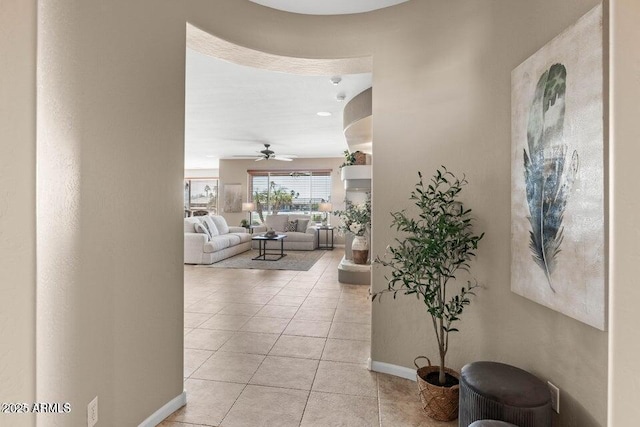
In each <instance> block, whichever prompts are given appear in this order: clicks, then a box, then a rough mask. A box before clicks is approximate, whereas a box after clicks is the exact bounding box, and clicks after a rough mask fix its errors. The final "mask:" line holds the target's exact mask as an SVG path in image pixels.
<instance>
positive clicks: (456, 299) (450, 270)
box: [373, 166, 484, 421]
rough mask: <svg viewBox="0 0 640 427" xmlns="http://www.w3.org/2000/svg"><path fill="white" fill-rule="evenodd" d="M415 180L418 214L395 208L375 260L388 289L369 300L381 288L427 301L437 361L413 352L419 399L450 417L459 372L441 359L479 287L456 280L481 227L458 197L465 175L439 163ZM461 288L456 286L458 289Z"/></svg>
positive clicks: (442, 416) (431, 412) (464, 268)
mask: <svg viewBox="0 0 640 427" xmlns="http://www.w3.org/2000/svg"><path fill="white" fill-rule="evenodd" d="M418 176H419V179H420V180H419V182H418V183H417V184H416V186H415V189H414V190H413V191H412V192H411V197H410V200H413V201H414V204H415V206H416V207H417V215H416V216H415V217H412V216H409V214H408V213H407V212H406V211H404V210H403V211H400V212H393V213H392V214H391V215H392V216H393V221H392V227H395V229H396V230H397V231H399V232H401V233H402V234H401V237H399V238H396V239H395V244H394V245H391V246H389V247H388V248H387V252H386V254H385V255H384V257H382V258H380V257H378V258H377V259H376V262H378V263H380V264H382V265H383V266H384V267H387V268H389V269H390V270H391V276H390V277H389V276H385V278H386V279H387V281H388V286H387V289H385V290H383V291H380V292H377V293H375V294H373V300H375V298H376V297H380V296H382V295H383V294H385V293H393V297H394V299H395V297H396V295H397V294H398V293H400V294H404V295H415V296H416V298H418V299H419V300H420V301H422V302H423V303H424V304H425V309H426V311H427V313H428V314H429V316H430V317H431V322H432V324H433V329H434V332H435V335H436V341H437V343H438V350H439V355H438V356H439V362H440V363H439V366H431V361H429V359H427V358H425V357H424V356H419V357H417V358H416V360H415V361H414V363H415V364H416V368H418V371H417V380H418V385H419V388H420V399H421V400H422V404H423V408H424V409H425V411H426V412H427V414H428V415H429V416H430V417H431V418H434V419H436V420H441V421H450V420H453V419H455V418H456V417H457V414H458V396H459V393H458V392H459V386H458V380H459V374H458V373H457V372H455V371H453V370H451V369H449V368H447V367H446V365H445V357H446V355H447V351H448V350H449V334H450V333H451V332H456V331H458V329H456V328H455V327H454V324H455V323H456V322H457V321H458V320H460V315H461V314H462V311H463V309H464V307H465V306H467V305H469V304H470V299H469V297H470V296H471V295H474V293H473V290H474V288H476V287H478V284H477V282H476V281H475V280H474V281H473V283H472V282H471V281H467V285H466V286H462V287H461V288H458V287H456V288H455V289H451V288H452V286H455V282H456V274H457V273H458V272H459V271H460V270H462V271H467V272H468V270H469V268H470V262H471V260H472V259H473V258H474V257H475V251H476V249H477V248H478V242H479V241H480V240H481V239H482V237H483V236H484V233H482V234H480V235H477V234H474V233H473V230H472V228H473V226H472V222H473V218H472V217H471V209H466V208H465V207H464V206H463V204H462V202H460V201H459V199H458V197H459V195H460V192H461V191H462V188H463V187H464V186H465V185H466V184H467V180H466V179H465V178H464V177H463V178H462V179H460V178H457V177H456V176H454V175H453V174H452V173H451V172H449V171H447V169H446V168H445V167H444V166H441V168H440V169H438V170H437V171H436V173H435V175H434V176H433V178H431V180H430V182H429V183H427V184H425V183H424V182H423V178H422V174H421V173H419V172H418ZM458 289H459V291H458ZM420 358H425V359H427V361H428V362H429V366H425V367H422V368H419V367H418V364H417V360H418V359H420Z"/></svg>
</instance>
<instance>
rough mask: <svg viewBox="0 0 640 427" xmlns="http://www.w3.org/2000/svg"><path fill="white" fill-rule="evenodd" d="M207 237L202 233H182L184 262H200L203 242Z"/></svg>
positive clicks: (205, 241)
mask: <svg viewBox="0 0 640 427" xmlns="http://www.w3.org/2000/svg"><path fill="white" fill-rule="evenodd" d="M208 241H209V237H208V236H207V235H206V234H203V233H184V263H185V264H201V263H202V254H204V244H205V243H207V242H208Z"/></svg>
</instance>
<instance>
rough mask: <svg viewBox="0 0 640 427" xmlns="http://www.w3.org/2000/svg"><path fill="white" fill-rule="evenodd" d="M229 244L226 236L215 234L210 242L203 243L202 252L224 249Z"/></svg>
mask: <svg viewBox="0 0 640 427" xmlns="http://www.w3.org/2000/svg"><path fill="white" fill-rule="evenodd" d="M229 246H231V244H230V242H229V239H227V236H215V237H212V238H211V241H210V242H207V243H205V244H204V252H205V253H208V254H210V253H212V252H217V251H221V250H223V249H226V248H228V247H229Z"/></svg>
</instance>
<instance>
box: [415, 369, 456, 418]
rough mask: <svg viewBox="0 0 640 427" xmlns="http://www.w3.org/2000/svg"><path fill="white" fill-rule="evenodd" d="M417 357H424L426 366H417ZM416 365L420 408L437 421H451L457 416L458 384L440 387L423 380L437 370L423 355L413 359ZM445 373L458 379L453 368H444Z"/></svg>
mask: <svg viewBox="0 0 640 427" xmlns="http://www.w3.org/2000/svg"><path fill="white" fill-rule="evenodd" d="M418 359H426V360H427V363H428V364H429V365H428V366H423V367H422V368H421V367H419V366H418ZM413 363H414V365H416V369H417V371H416V377H417V380H418V389H419V390H420V401H421V402H422V409H424V411H425V412H426V413H427V415H428V416H429V417H430V418H433V419H434V420H438V421H452V420H455V419H456V418H458V399H459V396H460V386H459V385H454V386H452V387H441V386H439V385H435V384H431V383H429V382H427V381H426V380H425V378H427V375H428V374H430V373H431V372H438V371H439V370H440V368H439V367H438V366H432V365H431V361H430V360H429V359H428V358H427V357H425V356H418V357H416V358H415V360H414V361H413ZM444 371H445V373H447V374H449V375H451V376H453V377H455V378H456V379H458V380H460V374H459V373H458V372H456V371H454V370H453V369H449V368H444Z"/></svg>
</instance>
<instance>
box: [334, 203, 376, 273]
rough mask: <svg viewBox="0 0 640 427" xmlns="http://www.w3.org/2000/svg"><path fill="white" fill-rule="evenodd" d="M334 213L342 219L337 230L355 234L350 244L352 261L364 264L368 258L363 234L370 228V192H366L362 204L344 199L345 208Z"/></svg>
mask: <svg viewBox="0 0 640 427" xmlns="http://www.w3.org/2000/svg"><path fill="white" fill-rule="evenodd" d="M334 214H335V215H336V216H338V217H340V219H341V220H342V225H340V227H338V230H340V231H341V232H343V233H353V234H355V237H354V239H353V243H352V244H351V252H352V253H353V262H354V263H355V264H366V263H367V259H368V258H369V242H368V240H367V237H366V236H365V234H366V232H367V230H368V229H369V228H371V193H367V199H366V200H365V202H364V203H362V204H355V203H353V202H351V201H350V200H346V201H345V209H344V210H343V211H335V212H334Z"/></svg>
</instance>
